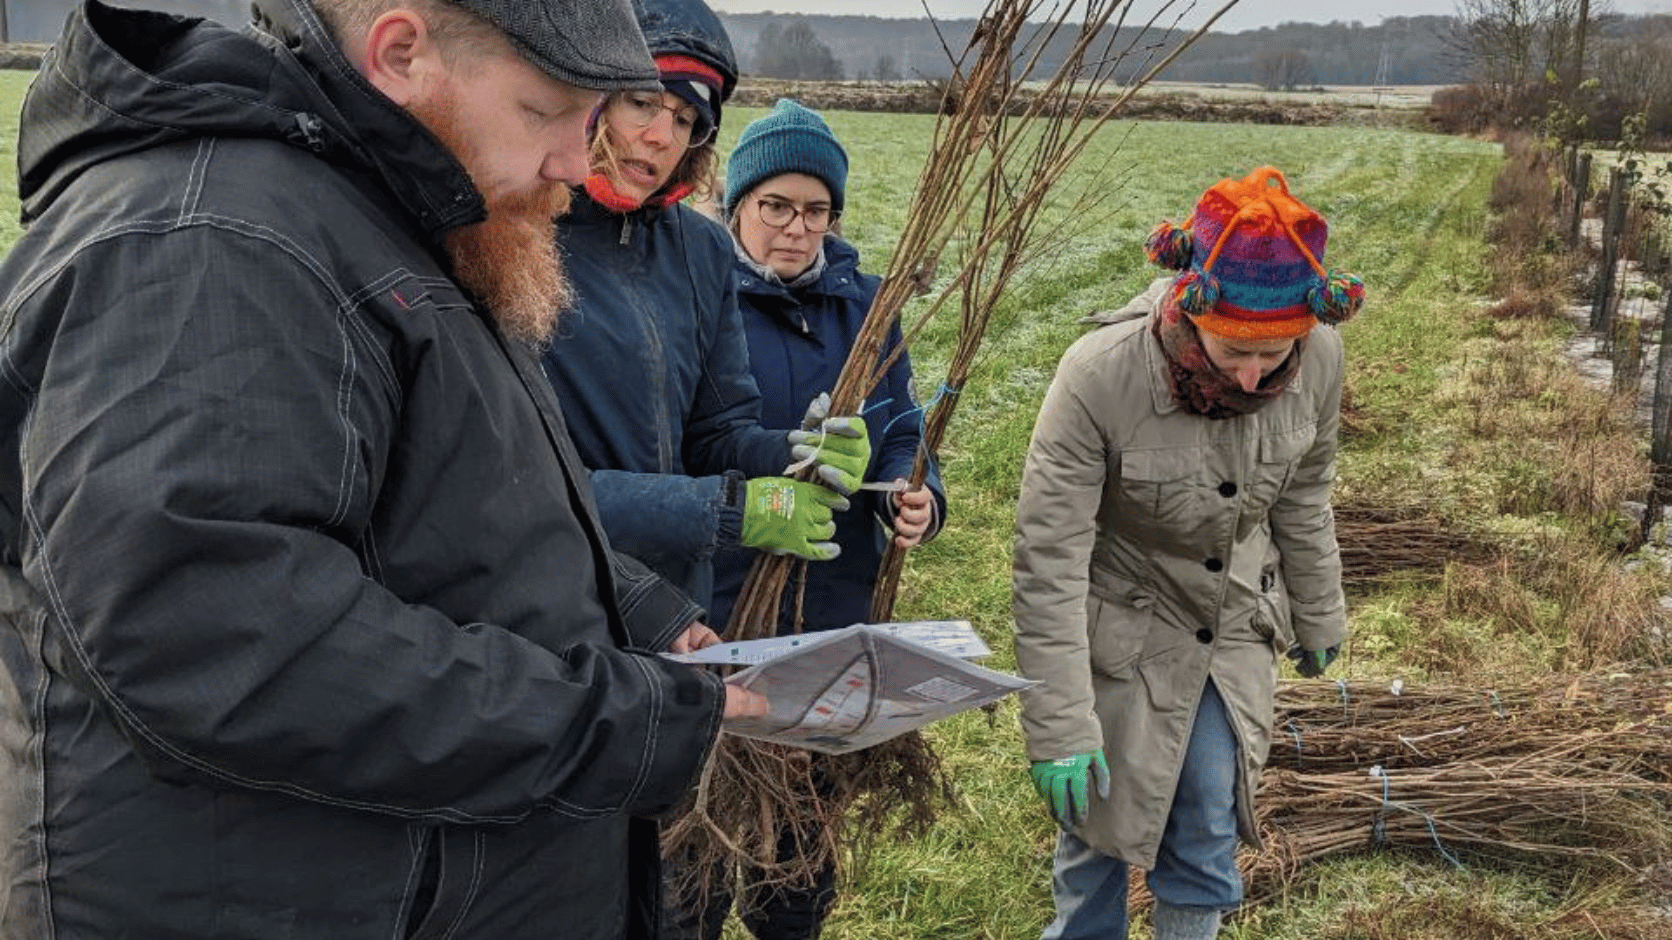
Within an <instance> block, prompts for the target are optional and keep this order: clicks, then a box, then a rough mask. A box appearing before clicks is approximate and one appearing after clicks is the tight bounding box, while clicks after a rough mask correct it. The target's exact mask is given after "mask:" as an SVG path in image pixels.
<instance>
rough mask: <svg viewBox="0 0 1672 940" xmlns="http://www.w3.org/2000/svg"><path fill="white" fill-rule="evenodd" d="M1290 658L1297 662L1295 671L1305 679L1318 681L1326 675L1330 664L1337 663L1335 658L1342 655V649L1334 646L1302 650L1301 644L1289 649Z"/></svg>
mask: <svg viewBox="0 0 1672 940" xmlns="http://www.w3.org/2000/svg"><path fill="white" fill-rule="evenodd" d="M1288 655H1289V658H1290V659H1292V660H1294V661H1295V671H1296V672H1298V673H1300V674H1301V678H1303V679H1316V678H1318V677H1320V676H1322V675H1323V674H1324V670H1325V669H1328V668H1329V664H1330V663H1333V662H1335V657H1337V656H1339V655H1341V647H1339V646H1332V647H1330V648H1328V649H1321V650H1309V649H1301V647H1300V645H1299V644H1296V645H1294V646H1291V647H1289V653H1288Z"/></svg>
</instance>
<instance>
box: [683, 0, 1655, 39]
mask: <svg viewBox="0 0 1672 940" xmlns="http://www.w3.org/2000/svg"><path fill="white" fill-rule="evenodd" d="M708 2H709V5H710V6H712V7H714V8H715V9H716V10H721V11H724V12H726V13H760V12H763V11H775V12H778V13H846V14H853V15H859V16H905V17H920V16H924V15H925V14H924V7H925V5H927V7H928V11H929V14H930V15H933V16H935V17H936V18H939V19H968V18H970V17H973V16H976V15H977V14H979V13H980V12H981V11H982V10H983V9H984V8H985V7H986V6H987V4H986V2H985V0H927V4H925V3H924V2H920V0H835V2H831V0H708ZM1148 2H1150V3H1152V4H1154V5H1155V6H1159V4H1160V0H1148ZM1189 2H1190V0H1175V3H1174V6H1173V7H1172V8H1171V9H1172V10H1174V11H1182V10H1184V9H1186V7H1187V5H1188V3H1189ZM1603 3H1606V4H1607V5H1608V7H1609V8H1610V9H1612V10H1614V11H1615V12H1618V13H1672V0H1592V4H1591V7H1592V9H1593V10H1595V9H1597V8H1599V7H1600V6H1601V5H1602V4H1603ZM1222 5H1223V0H1196V5H1195V8H1194V9H1193V10H1192V11H1191V12H1190V13H1188V14H1186V15H1185V17H1184V19H1183V21H1181V22H1180V24H1179V25H1180V26H1194V25H1199V24H1200V23H1201V22H1202V20H1203V19H1205V18H1206V17H1207V16H1208V15H1209V14H1210V13H1211V12H1212V11H1214V10H1217V9H1219V7H1220V6H1222ZM1142 8H1143V7H1142V0H1141V2H1140V6H1139V7H1138V9H1142ZM1150 9H1154V6H1151V7H1150ZM1456 11H1457V2H1456V0H1240V2H1238V3H1237V5H1236V6H1234V7H1232V8H1231V11H1230V12H1229V13H1226V14H1225V15H1224V16H1223V17H1221V18H1220V20H1219V22H1218V23H1216V24H1215V25H1214V29H1216V30H1224V31H1229V32H1235V31H1237V30H1242V29H1258V28H1259V27H1261V26H1275V25H1277V24H1278V23H1283V22H1292V21H1298V22H1302V23H1328V22H1330V21H1332V20H1340V21H1343V22H1352V21H1353V20H1358V21H1359V22H1362V23H1364V24H1365V25H1366V26H1371V25H1374V24H1376V23H1380V22H1381V21H1382V20H1383V18H1385V17H1389V16H1426V15H1435V16H1445V15H1448V14H1451V13H1455V12H1456ZM1128 22H1131V18H1130V17H1128Z"/></svg>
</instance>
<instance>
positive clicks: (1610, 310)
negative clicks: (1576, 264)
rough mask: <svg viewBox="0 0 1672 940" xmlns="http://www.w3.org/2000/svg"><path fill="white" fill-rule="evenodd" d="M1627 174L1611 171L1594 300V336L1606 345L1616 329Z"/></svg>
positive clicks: (1592, 308)
mask: <svg viewBox="0 0 1672 940" xmlns="http://www.w3.org/2000/svg"><path fill="white" fill-rule="evenodd" d="M1625 188H1626V174H1625V171H1624V170H1621V169H1620V168H1619V167H1614V168H1613V169H1611V170H1609V171H1608V214H1607V215H1606V216H1604V218H1603V220H1602V257H1601V259H1599V260H1598V262H1597V278H1596V291H1595V294H1594V296H1593V297H1592V298H1591V332H1593V333H1597V334H1600V335H1601V336H1602V337H1603V341H1604V342H1607V341H1608V338H1609V335H1610V329H1611V327H1612V325H1613V322H1612V321H1613V314H1614V269H1615V266H1616V265H1617V264H1618V263H1619V255H1620V229H1621V228H1623V227H1624V220H1625Z"/></svg>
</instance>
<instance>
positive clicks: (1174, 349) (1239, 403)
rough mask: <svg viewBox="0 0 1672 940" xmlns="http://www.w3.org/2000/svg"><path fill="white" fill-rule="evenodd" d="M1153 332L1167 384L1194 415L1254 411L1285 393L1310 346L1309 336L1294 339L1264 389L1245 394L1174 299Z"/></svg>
mask: <svg viewBox="0 0 1672 940" xmlns="http://www.w3.org/2000/svg"><path fill="white" fill-rule="evenodd" d="M1151 330H1152V332H1154V333H1155V338H1156V340H1157V341H1158V342H1159V343H1160V344H1161V352H1162V355H1164V356H1165V357H1166V359H1167V385H1168V386H1169V387H1170V388H1171V389H1172V391H1173V400H1174V401H1176V402H1178V403H1179V407H1181V408H1183V409H1184V410H1186V411H1188V412H1190V413H1191V414H1198V415H1201V416H1202V417H1204V418H1209V419H1212V420H1218V419H1220V418H1234V417H1236V416H1238V415H1246V414H1253V413H1254V412H1256V411H1259V410H1260V409H1261V408H1263V407H1265V406H1266V405H1267V404H1269V403H1270V402H1271V401H1272V400H1273V399H1275V398H1276V397H1277V396H1278V395H1280V394H1282V393H1283V389H1285V388H1287V387H1288V385H1289V383H1290V382H1292V381H1294V378H1295V376H1296V374H1298V373H1299V372H1300V354H1301V350H1302V349H1303V348H1304V347H1305V346H1306V338H1305V337H1304V336H1303V337H1301V338H1300V339H1297V340H1295V348H1294V351H1292V352H1290V353H1289V358H1287V359H1285V360H1283V364H1282V365H1280V366H1278V367H1277V368H1276V369H1273V370H1272V372H1271V374H1270V375H1268V376H1266V377H1265V379H1263V380H1262V381H1261V382H1260V387H1259V388H1256V389H1255V390H1254V391H1252V392H1245V391H1243V390H1242V386H1241V385H1239V384H1238V383H1237V381H1236V379H1233V378H1231V377H1230V376H1228V375H1226V374H1225V373H1223V372H1220V371H1219V369H1218V368H1217V367H1216V366H1214V364H1213V362H1212V361H1210V360H1209V359H1208V354H1207V350H1205V349H1203V348H1202V340H1201V337H1200V336H1198V335H1197V334H1196V326H1195V324H1193V323H1191V322H1190V318H1189V317H1187V316H1185V315H1184V313H1183V311H1181V310H1179V307H1178V304H1176V303H1174V302H1173V301H1172V300H1167V301H1165V302H1164V303H1162V305H1161V311H1160V313H1159V314H1158V315H1157V316H1156V317H1155V320H1154V326H1152V327H1151Z"/></svg>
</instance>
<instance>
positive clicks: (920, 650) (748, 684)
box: [675, 621, 1035, 754]
mask: <svg viewBox="0 0 1672 940" xmlns="http://www.w3.org/2000/svg"><path fill="white" fill-rule="evenodd" d="M950 622H951V623H958V622H959V621H950ZM935 623H937V624H944V623H947V622H946V621H935ZM889 626H893V625H889V624H881V625H879V624H855V625H854V626H851V627H844V628H843V629H840V630H830V631H826V632H824V633H815V634H807V635H804V636H797V637H780V638H778V639H780V640H784V639H788V640H795V641H797V642H795V643H794V644H791V645H789V646H788V647H787V648H784V647H782V646H780V647H779V648H778V652H777V653H776V655H773V656H771V657H770V658H767V659H763V660H760V661H758V662H756V663H755V665H753V666H750V667H749V668H747V669H744V670H743V671H741V672H739V673H737V674H736V675H733V676H731V677H730V678H728V679H727V680H726V681H727V682H729V683H731V684H734V685H740V686H743V687H744V688H746V689H750V690H752V691H755V692H759V693H761V694H762V695H765V696H766V697H767V699H768V700H769V701H771V703H772V712H771V714H770V715H768V716H767V717H765V718H752V719H732V720H729V721H727V722H725V724H724V725H723V726H722V727H723V728H724V730H725V731H727V732H729V733H731V734H736V735H742V736H743V737H746V738H758V739H760V740H763V741H775V742H777V743H779V744H788V745H792V746H795V747H804V748H807V749H809V750H814V751H823V752H825V753H827V754H845V753H847V752H848V751H857V750H859V749H860V748H865V747H870V746H871V745H873V744H880V743H882V742H883V741H886V740H888V739H889V738H892V737H894V736H896V735H899V734H904V733H905V732H907V731H911V730H913V729H915V728H920V727H922V726H924V725H926V724H929V723H930V722H932V721H938V720H940V719H942V718H945V717H947V716H948V715H953V714H956V713H958V712H961V711H964V710H965V709H970V708H976V707H978V706H981V705H985V704H987V703H988V702H992V701H996V700H998V699H1000V698H1003V697H1004V696H1006V695H1009V694H1010V693H1012V692H1017V691H1020V690H1022V689H1025V688H1028V687H1030V686H1032V685H1034V684H1035V683H1033V682H1030V681H1028V680H1026V679H1021V678H1018V677H1016V676H1010V675H1005V674H1004V673H1002V672H994V671H993V670H991V669H984V668H982V667H980V666H977V665H974V664H973V663H969V662H965V661H964V660H962V659H959V658H958V657H956V656H952V655H949V654H948V653H945V652H942V651H941V650H939V649H935V648H934V647H931V646H926V645H923V644H921V643H917V642H914V641H912V640H910V639H906V638H904V636H901V635H898V634H897V633H896V632H894V631H891V630H890V629H888V627H889ZM966 626H967V625H966ZM938 629H948V628H944V627H941V628H938ZM757 642H760V643H766V642H772V641H765V640H762V641H757ZM977 642H979V638H977ZM734 645H743V644H734ZM715 648H717V647H710V649H715ZM982 648H983V649H985V644H982ZM703 652H707V650H704V651H703ZM675 658H682V659H683V658H686V657H675ZM724 661H728V662H729V661H734V660H724ZM735 661H742V660H735Z"/></svg>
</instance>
